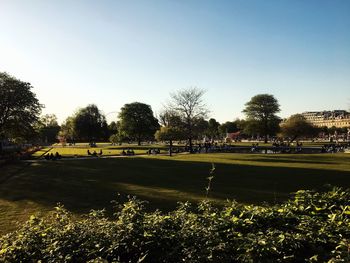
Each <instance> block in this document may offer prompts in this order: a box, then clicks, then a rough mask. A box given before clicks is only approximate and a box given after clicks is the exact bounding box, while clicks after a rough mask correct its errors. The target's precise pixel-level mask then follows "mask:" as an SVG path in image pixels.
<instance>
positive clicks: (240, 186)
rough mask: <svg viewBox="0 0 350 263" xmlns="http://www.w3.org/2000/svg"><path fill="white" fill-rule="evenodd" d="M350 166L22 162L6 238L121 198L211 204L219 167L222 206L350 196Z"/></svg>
mask: <svg viewBox="0 0 350 263" xmlns="http://www.w3.org/2000/svg"><path fill="white" fill-rule="evenodd" d="M65 149H68V148H65ZM95 149H96V148H95ZM97 149H98V148H97ZM83 150H84V151H86V149H83ZM118 151H120V150H119V149H118ZM349 161H350V154H311V155H303V154H300V155H298V154H291V155H287V154H281V155H278V154H266V155H264V154H229V153H222V154H193V155H188V154H186V155H176V156H174V157H168V156H142V157H125V158H124V157H123V158H108V159H94V158H91V159H89V160H79V159H77V160H61V161H40V162H35V163H31V164H27V163H23V162H22V163H19V164H18V165H17V166H6V167H5V168H2V170H1V171H0V233H6V232H8V231H10V230H13V229H15V228H16V224H15V222H16V221H20V222H21V221H24V220H26V219H27V218H28V217H29V215H30V214H32V213H34V212H46V211H49V210H51V209H52V208H53V207H54V206H55V205H56V203H58V202H60V203H62V204H64V205H65V206H66V207H67V208H68V209H69V210H71V211H72V212H74V213H76V214H77V215H79V214H81V213H86V212H88V211H89V210H90V209H101V208H104V207H106V208H107V209H109V211H112V209H111V208H112V204H111V203H110V201H111V200H114V199H116V198H117V193H120V194H121V195H120V197H119V198H120V199H121V200H125V199H126V195H136V196H138V197H139V198H140V199H143V200H147V201H149V204H148V206H149V208H150V209H156V208H159V209H161V210H169V209H172V208H174V207H175V206H176V203H177V202H178V201H186V200H189V201H192V202H196V201H199V200H202V199H203V198H204V197H205V187H206V185H207V177H208V176H209V170H210V168H211V163H215V167H216V169H215V173H214V176H215V177H214V179H213V181H212V189H211V192H210V198H211V199H212V200H213V201H214V202H216V203H217V204H222V203H224V202H225V200H226V199H237V200H238V201H241V202H245V203H255V204H262V203H263V202H269V203H274V202H279V201H283V200H285V199H287V198H288V197H289V195H290V193H291V192H294V191H296V190H299V189H320V188H322V187H323V186H324V185H325V184H331V185H334V186H343V187H347V188H348V187H350V162H349Z"/></svg>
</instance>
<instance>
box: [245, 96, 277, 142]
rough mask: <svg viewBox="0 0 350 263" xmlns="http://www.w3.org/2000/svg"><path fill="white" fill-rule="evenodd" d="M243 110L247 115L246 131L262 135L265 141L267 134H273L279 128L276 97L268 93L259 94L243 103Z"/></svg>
mask: <svg viewBox="0 0 350 263" xmlns="http://www.w3.org/2000/svg"><path fill="white" fill-rule="evenodd" d="M245 106H246V107H245V109H244V110H243V112H244V113H245V114H246V116H247V123H246V128H245V130H246V131H249V132H255V133H257V134H260V135H263V136H264V141H265V143H267V137H268V135H274V134H276V132H277V131H278V129H279V122H280V118H279V117H278V116H277V115H276V113H278V112H279V111H280V106H279V104H278V101H277V99H276V98H275V97H274V96H273V95H270V94H259V95H256V96H254V97H252V98H251V100H250V101H248V102H247V103H246V104H245Z"/></svg>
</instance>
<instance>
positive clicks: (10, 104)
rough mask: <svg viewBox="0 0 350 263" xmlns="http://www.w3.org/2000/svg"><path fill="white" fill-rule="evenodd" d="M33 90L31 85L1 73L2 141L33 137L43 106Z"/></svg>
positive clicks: (0, 114)
mask: <svg viewBox="0 0 350 263" xmlns="http://www.w3.org/2000/svg"><path fill="white" fill-rule="evenodd" d="M32 88H33V87H32V86H31V85H30V83H28V82H23V81H21V80H19V79H17V78H15V77H13V76H10V75H9V74H7V73H4V72H0V140H1V138H12V139H13V138H16V137H22V138H27V137H29V136H31V135H33V133H34V126H35V124H36V123H37V121H38V119H39V115H40V113H41V109H42V107H43V105H41V104H40V103H39V101H38V99H37V98H36V95H35V94H34V93H33V92H32V91H31V89H32Z"/></svg>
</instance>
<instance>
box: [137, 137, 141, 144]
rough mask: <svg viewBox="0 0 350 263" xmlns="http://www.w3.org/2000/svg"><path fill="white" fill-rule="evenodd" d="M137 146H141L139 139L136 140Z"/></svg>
mask: <svg viewBox="0 0 350 263" xmlns="http://www.w3.org/2000/svg"><path fill="white" fill-rule="evenodd" d="M137 145H138V146H140V145H141V137H138V138H137Z"/></svg>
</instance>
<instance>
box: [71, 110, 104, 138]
mask: <svg viewBox="0 0 350 263" xmlns="http://www.w3.org/2000/svg"><path fill="white" fill-rule="evenodd" d="M73 127H74V133H75V135H76V136H77V139H79V140H85V141H90V142H92V141H98V140H104V139H107V138H108V127H107V122H106V118H105V116H104V115H103V114H102V113H101V111H100V110H99V109H98V107H97V106H96V105H94V104H90V105H88V106H87V107H85V108H82V109H80V110H79V111H78V112H77V113H76V115H75V116H74V118H73Z"/></svg>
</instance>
